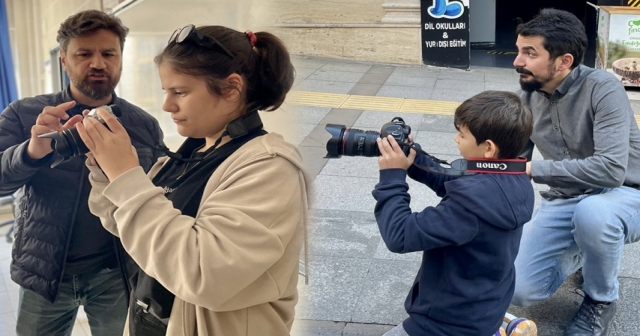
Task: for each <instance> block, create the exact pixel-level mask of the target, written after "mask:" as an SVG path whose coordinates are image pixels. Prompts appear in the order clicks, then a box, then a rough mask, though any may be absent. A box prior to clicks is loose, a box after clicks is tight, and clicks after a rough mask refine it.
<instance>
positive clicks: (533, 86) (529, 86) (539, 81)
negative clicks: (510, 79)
mask: <svg viewBox="0 0 640 336" xmlns="http://www.w3.org/2000/svg"><path fill="white" fill-rule="evenodd" d="M516 72H518V73H520V74H525V75H529V76H531V79H530V80H524V78H522V77H520V87H521V88H522V90H523V91H525V92H534V91H538V90H540V89H542V87H543V86H544V85H545V84H547V83H549V82H550V81H551V80H552V79H553V75H554V74H555V73H556V70H555V67H554V64H553V63H551V64H549V67H548V68H547V75H546V76H545V77H542V78H541V77H538V76H535V75H534V74H533V73H532V72H530V71H529V70H527V69H525V68H521V67H516Z"/></svg>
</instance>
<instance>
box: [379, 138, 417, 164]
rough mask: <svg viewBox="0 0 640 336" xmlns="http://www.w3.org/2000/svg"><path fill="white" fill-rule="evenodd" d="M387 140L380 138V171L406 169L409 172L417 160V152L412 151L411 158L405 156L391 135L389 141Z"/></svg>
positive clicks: (410, 152)
mask: <svg viewBox="0 0 640 336" xmlns="http://www.w3.org/2000/svg"><path fill="white" fill-rule="evenodd" d="M384 140H385V139H381V138H378V139H377V140H376V142H377V143H378V148H379V149H380V157H378V165H380V170H383V169H398V168H399V169H404V170H407V169H409V167H411V165H412V164H413V160H415V158H416V151H415V150H413V149H411V150H410V151H409V156H406V155H404V152H403V151H402V147H400V145H398V143H397V142H396V139H394V138H393V136H391V135H389V136H388V137H387V139H386V140H387V141H384Z"/></svg>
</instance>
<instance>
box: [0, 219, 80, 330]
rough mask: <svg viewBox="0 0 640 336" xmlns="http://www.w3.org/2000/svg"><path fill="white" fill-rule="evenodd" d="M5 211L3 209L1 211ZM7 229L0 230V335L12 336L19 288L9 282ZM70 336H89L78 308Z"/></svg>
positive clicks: (16, 314)
mask: <svg viewBox="0 0 640 336" xmlns="http://www.w3.org/2000/svg"><path fill="white" fill-rule="evenodd" d="M2 210H5V209H2ZM11 217H12V216H11V214H8V213H6V211H5V214H2V215H0V222H2V221H4V220H6V219H9V218H11ZM7 230H8V227H3V228H0V335H2V336H14V335H15V329H16V318H17V316H18V295H19V294H18V293H19V292H18V291H19V288H20V287H19V286H18V285H16V284H15V283H14V282H13V281H12V280H11V275H10V274H9V264H10V262H11V244H9V243H7V241H6V240H5V238H4V237H5V233H6V232H7ZM71 336H91V331H90V330H89V322H88V320H87V315H86V314H85V313H84V311H83V310H82V307H81V308H80V310H79V312H78V317H77V318H76V324H75V325H74V327H73V333H72V334H71Z"/></svg>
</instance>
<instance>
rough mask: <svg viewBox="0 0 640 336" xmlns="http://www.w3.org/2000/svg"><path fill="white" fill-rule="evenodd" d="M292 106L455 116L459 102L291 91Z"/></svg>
mask: <svg viewBox="0 0 640 336" xmlns="http://www.w3.org/2000/svg"><path fill="white" fill-rule="evenodd" d="M287 103H289V104H291V105H303V106H319V107H330V108H343V109H352V110H374V111H388V112H404V113H425V114H444V115H453V112H454V111H455V109H456V107H458V106H459V105H460V103H457V102H450V101H440V100H426V99H405V98H396V97H381V96H360V95H346V94H337V93H326V92H311V91H291V92H290V93H289V95H288V96H287Z"/></svg>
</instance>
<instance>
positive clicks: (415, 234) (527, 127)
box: [373, 91, 535, 336]
mask: <svg viewBox="0 0 640 336" xmlns="http://www.w3.org/2000/svg"><path fill="white" fill-rule="evenodd" d="M454 124H455V127H456V129H457V130H458V133H457V134H456V136H455V137H454V140H455V142H456V143H457V144H458V150H459V151H460V155H461V156H462V157H464V158H465V159H468V160H473V159H482V160H487V159H495V160H497V161H496V162H499V161H500V160H508V159H515V158H517V156H518V154H519V153H520V151H521V150H522V149H523V147H524V145H525V144H526V142H527V140H528V139H529V136H530V135H531V131H532V116H531V113H530V111H529V110H528V109H527V108H526V107H525V106H524V105H523V104H522V102H521V101H520V99H519V98H518V96H517V95H515V94H514V93H511V92H503V91H486V92H483V93H480V94H478V95H476V96H473V97H471V98H469V99H468V100H466V101H465V102H463V103H462V104H461V105H460V106H459V107H458V108H457V109H456V111H455V116H454ZM378 147H379V148H380V153H381V156H380V157H379V159H378V163H379V165H380V182H379V183H378V184H377V185H376V187H375V190H374V191H373V197H374V198H375V199H376V201H377V203H376V207H375V216H376V220H377V222H378V227H379V229H380V234H381V235H382V238H383V240H384V242H385V243H386V245H387V247H388V248H389V250H390V251H391V252H395V253H408V252H415V251H424V253H423V257H422V265H421V267H420V270H419V271H418V275H417V277H416V280H415V283H414V285H413V287H412V288H411V291H410V292H409V295H408V296H407V299H406V302H405V309H406V310H407V313H408V314H409V318H407V319H406V320H405V321H404V323H403V324H401V325H399V326H397V327H396V328H394V329H392V330H391V331H389V332H388V333H387V334H385V335H394V336H395V335H410V336H421V335H431V336H438V335H451V336H465V335H469V336H489V335H494V334H495V335H501V334H502V335H504V330H502V333H501V331H500V329H501V325H502V322H503V317H504V316H505V312H506V311H507V308H508V307H509V303H510V302H511V298H512V296H513V291H514V285H515V268H514V265H513V263H514V260H515V258H516V255H517V253H518V247H519V245H520V237H521V235H522V226H523V225H524V223H526V222H527V221H529V219H530V218H531V214H532V212H533V202H534V195H533V187H532V185H531V182H530V181H529V177H528V176H527V174H526V173H525V171H524V169H523V171H522V172H521V173H517V174H513V173H511V174H499V173H480V174H475V175H469V176H463V177H452V176H445V175H438V174H434V173H430V172H428V171H426V170H425V169H423V168H419V167H418V166H421V167H427V168H428V167H434V166H436V165H437V163H435V162H434V161H433V160H432V159H431V158H429V157H428V156H426V155H416V152H415V151H414V150H411V151H410V153H409V155H408V157H407V156H406V155H405V154H404V153H403V151H402V148H401V147H400V146H399V145H398V143H397V142H396V141H395V140H394V139H393V138H392V137H389V138H388V141H386V140H385V139H378ZM414 160H415V164H414ZM407 173H408V175H409V177H411V178H412V179H414V180H416V181H418V182H421V183H424V184H426V185H427V186H428V187H429V188H431V189H432V190H433V191H435V192H436V194H437V195H438V196H440V197H442V201H440V203H439V204H438V205H437V206H435V207H427V208H426V209H424V210H423V211H422V212H419V213H418V212H414V213H412V212H411V209H410V208H409V200H410V196H409V194H408V192H407V191H408V189H409V187H408V185H407V183H406V182H405V179H406V176H407ZM526 322H528V323H530V327H531V328H529V327H527V328H522V329H533V330H535V324H533V323H532V322H531V321H528V320H527V321H526ZM511 329H512V328H510V330H509V331H510V333H511V335H534V333H535V331H532V333H527V332H522V331H517V330H516V331H513V332H511Z"/></svg>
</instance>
